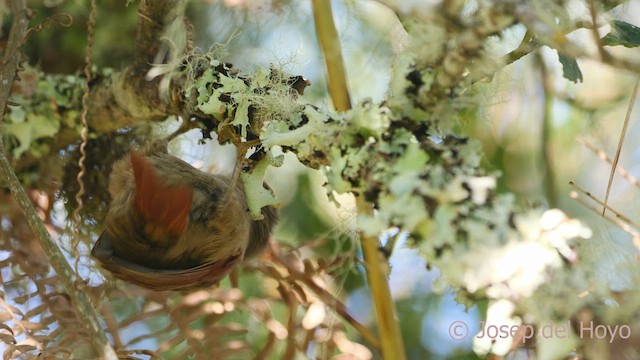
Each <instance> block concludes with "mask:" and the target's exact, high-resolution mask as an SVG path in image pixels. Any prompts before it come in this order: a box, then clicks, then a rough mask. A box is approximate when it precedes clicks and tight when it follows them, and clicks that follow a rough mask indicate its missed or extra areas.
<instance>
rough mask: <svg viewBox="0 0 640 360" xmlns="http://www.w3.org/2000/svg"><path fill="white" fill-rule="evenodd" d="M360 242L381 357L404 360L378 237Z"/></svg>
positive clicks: (367, 237)
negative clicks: (377, 330)
mask: <svg viewBox="0 0 640 360" xmlns="http://www.w3.org/2000/svg"><path fill="white" fill-rule="evenodd" d="M358 208H359V211H363V210H366V207H365V206H363V204H362V201H360V204H359V206H358ZM360 243H361V244H362V252H363V253H364V262H365V266H366V269H367V280H368V283H369V290H370V292H371V296H372V297H373V304H374V307H375V311H376V319H377V321H378V328H379V332H380V343H381V345H382V358H383V359H394V360H404V359H406V354H405V352H404V345H403V343H402V334H401V333H400V323H399V322H398V316H397V314H396V308H395V304H394V303H393V299H392V298H391V291H390V289H389V282H388V281H387V276H386V274H387V272H386V271H385V269H386V268H387V259H386V257H385V256H384V255H383V254H382V252H380V250H379V249H380V243H379V241H378V239H377V238H375V237H372V236H366V235H364V234H363V233H362V232H361V233H360Z"/></svg>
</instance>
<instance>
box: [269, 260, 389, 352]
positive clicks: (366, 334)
mask: <svg viewBox="0 0 640 360" xmlns="http://www.w3.org/2000/svg"><path fill="white" fill-rule="evenodd" d="M271 256H272V258H273V259H274V260H275V261H276V262H277V263H279V264H280V265H282V266H284V267H285V268H286V269H287V271H288V272H289V274H290V275H291V277H292V278H293V279H294V280H296V281H300V282H301V283H303V284H304V285H305V286H306V287H307V288H309V290H311V291H312V292H313V293H314V294H316V295H317V296H318V297H319V298H320V300H322V302H324V303H325V304H327V305H329V306H330V307H331V308H333V309H335V311H336V313H337V314H338V315H339V316H340V317H342V318H343V319H344V320H345V321H346V322H347V323H349V324H350V325H351V326H352V327H353V328H354V329H355V330H356V331H357V332H358V333H359V334H360V336H362V338H363V339H364V340H365V341H367V342H368V343H369V344H371V346H373V347H374V348H375V349H380V341H379V340H378V338H377V337H376V335H375V334H374V333H373V332H372V331H371V330H370V329H369V328H367V327H366V326H364V325H363V324H361V323H360V322H358V320H356V319H355V318H354V317H353V316H351V314H349V311H348V310H347V307H346V306H345V305H344V304H343V303H342V302H340V300H338V299H336V298H335V296H333V295H332V294H331V293H330V292H328V291H327V290H326V289H324V288H322V287H321V286H319V285H318V284H316V283H315V282H314V281H313V280H312V279H310V278H309V277H308V276H307V275H306V274H305V273H303V272H301V271H299V270H297V269H295V268H294V267H293V266H289V265H288V263H287V261H285V260H284V259H283V258H282V257H281V256H280V254H277V253H276V252H275V251H271ZM258 270H260V271H263V270H262V269H260V268H258ZM268 274H269V275H276V274H275V273H271V272H268Z"/></svg>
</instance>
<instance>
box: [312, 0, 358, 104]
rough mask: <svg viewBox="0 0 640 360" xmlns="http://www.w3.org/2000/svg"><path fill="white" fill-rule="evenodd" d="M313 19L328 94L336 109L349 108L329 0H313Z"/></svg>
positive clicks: (349, 99) (342, 63)
mask: <svg viewBox="0 0 640 360" xmlns="http://www.w3.org/2000/svg"><path fill="white" fill-rule="evenodd" d="M313 20H314V21H315V23H316V35H318V41H319V42H320V46H321V47H322V53H323V54H324V62H325V64H326V65H327V74H328V80H327V82H328V85H329V95H331V99H332V100H333V106H335V108H336V110H338V111H341V112H342V111H347V110H350V109H351V98H350V97H349V87H348V85H347V74H346V72H345V70H344V60H343V58H342V50H341V47H340V39H339V38H338V31H337V30H336V26H335V24H334V22H333V14H332V12H331V1H327V0H313Z"/></svg>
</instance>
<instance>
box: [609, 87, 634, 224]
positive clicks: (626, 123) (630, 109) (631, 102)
mask: <svg viewBox="0 0 640 360" xmlns="http://www.w3.org/2000/svg"><path fill="white" fill-rule="evenodd" d="M639 86H640V77H638V80H636V85H635V86H634V87H633V93H632V94H631V99H630V100H629V107H628V108H627V114H626V115H625V117H624V123H623V125H622V131H620V140H618V148H617V149H616V154H615V156H614V157H613V163H612V164H611V173H610V174H609V183H608V184H607V193H606V194H605V196H604V207H603V208H602V216H604V213H605V212H606V211H607V201H608V200H609V193H610V192H611V184H612V183H613V175H614V174H615V173H616V167H617V166H618V161H619V160H620V152H622V144H623V143H624V137H625V135H626V134H627V128H628V127H629V119H631V113H632V112H633V105H634V104H635V102H636V99H637V98H638V87H639Z"/></svg>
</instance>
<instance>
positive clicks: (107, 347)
mask: <svg viewBox="0 0 640 360" xmlns="http://www.w3.org/2000/svg"><path fill="white" fill-rule="evenodd" d="M9 6H10V7H11V10H12V13H13V15H14V17H13V24H12V27H11V34H10V35H9V42H8V46H7V52H6V53H5V54H6V55H5V58H4V59H3V60H2V63H3V66H2V70H0V114H2V116H4V110H5V108H6V104H7V99H8V97H9V92H10V91H11V85H12V83H13V79H14V78H15V75H16V71H17V69H18V65H19V63H20V58H21V56H22V53H21V52H20V47H21V46H22V39H23V38H24V36H25V34H26V32H27V27H28V20H27V10H26V3H25V0H13V1H10V2H9ZM1 130H2V118H1V117H0V131H1ZM0 172H1V173H2V176H3V177H4V178H5V179H6V182H7V185H8V186H9V189H10V190H11V194H12V195H13V197H14V199H15V200H16V203H18V205H19V206H20V208H21V209H22V211H23V212H24V215H25V217H26V219H27V222H28V223H29V226H30V227H31V230H32V231H33V232H34V233H35V235H36V237H37V238H38V240H39V242H40V245H41V246H42V248H43V249H44V251H45V253H46V254H47V257H48V258H49V260H50V261H51V266H52V267H53V268H54V270H55V271H56V273H57V274H58V275H59V276H60V279H61V280H62V285H63V287H64V289H65V291H66V293H67V294H68V295H69V296H70V297H71V299H72V300H73V303H74V305H75V309H76V310H77V311H78V315H79V316H80V317H81V318H82V320H83V321H82V324H83V325H84V327H85V330H86V331H87V333H88V334H89V337H90V339H91V342H92V343H93V346H94V348H95V350H96V352H97V353H98V354H100V356H101V358H102V359H117V355H116V353H115V351H114V350H113V347H111V343H109V340H108V339H107V336H106V335H105V333H104V331H103V330H102V327H101V325H100V322H99V320H98V315H97V314H96V312H95V309H94V308H93V307H92V306H91V302H90V301H89V298H88V297H87V294H86V293H84V292H81V291H77V290H76V286H75V281H76V280H77V279H78V276H77V274H76V273H75V272H74V271H73V269H72V268H71V266H70V265H69V263H68V262H67V260H66V259H65V257H64V254H63V253H62V251H61V250H60V248H59V247H58V246H57V245H56V243H55V242H54V241H53V240H52V239H51V237H50V235H49V232H48V231H47V229H46V228H45V226H44V224H43V223H42V221H41V220H40V218H39V217H38V214H37V213H36V210H35V209H34V207H33V204H32V203H31V202H30V201H29V198H28V196H27V194H26V193H25V192H24V189H23V188H22V186H21V185H20V181H19V180H18V178H17V176H16V174H15V173H14V172H13V169H12V167H11V164H10V163H9V159H8V158H7V155H6V153H5V151H4V143H3V141H2V136H0Z"/></svg>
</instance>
